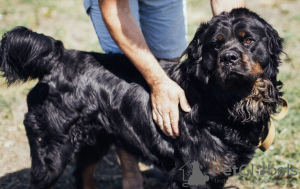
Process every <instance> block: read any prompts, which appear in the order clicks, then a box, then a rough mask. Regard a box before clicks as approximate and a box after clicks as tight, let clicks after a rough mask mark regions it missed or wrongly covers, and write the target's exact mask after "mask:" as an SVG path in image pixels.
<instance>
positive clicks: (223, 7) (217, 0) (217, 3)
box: [211, 0, 246, 16]
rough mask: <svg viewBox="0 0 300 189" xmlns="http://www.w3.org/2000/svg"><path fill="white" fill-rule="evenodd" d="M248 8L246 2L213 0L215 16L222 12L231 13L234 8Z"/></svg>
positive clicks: (242, 0) (239, 0) (212, 5)
mask: <svg viewBox="0 0 300 189" xmlns="http://www.w3.org/2000/svg"><path fill="white" fill-rule="evenodd" d="M244 7H246V0H211V8H212V11H213V14H214V16H216V15H219V14H220V13H222V12H224V11H225V12H229V11H231V10H232V9H234V8H244Z"/></svg>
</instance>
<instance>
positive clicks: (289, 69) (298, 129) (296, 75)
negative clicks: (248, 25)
mask: <svg viewBox="0 0 300 189" xmlns="http://www.w3.org/2000/svg"><path fill="white" fill-rule="evenodd" d="M208 2H209V1H207V0H189V1H188V11H187V13H188V21H189V22H188V39H189V40H191V39H192V37H193V34H194V32H195V30H196V29H197V27H198V26H199V24H200V23H201V22H206V21H208V20H209V19H210V18H211V16H212V14H211V11H210V5H209V3H208ZM247 6H248V7H249V8H250V9H252V10H254V11H255V12H257V13H258V14H260V15H261V16H262V17H263V18H265V19H266V20H267V21H268V22H270V23H271V24H272V26H273V27H274V28H275V29H277V30H278V32H279V34H280V36H282V37H283V38H284V39H285V48H284V49H285V52H286V53H287V55H288V56H287V57H286V56H284V55H283V56H282V60H283V63H282V66H281V68H280V73H279V76H278V78H279V79H280V80H282V81H283V82H284V87H283V91H284V93H285V95H284V96H285V98H286V99H287V100H288V101H289V103H290V109H289V113H288V115H287V116H286V118H284V119H283V120H281V121H275V126H276V138H275V141H274V143H273V144H272V147H271V149H269V150H267V151H266V152H264V153H263V152H261V151H259V150H258V151H257V153H256V154H255V157H254V159H253V160H252V162H251V164H253V165H256V166H257V165H265V166H266V165H268V164H270V165H272V166H274V167H287V165H288V164H289V165H292V166H294V167H296V168H297V170H298V174H297V175H296V176H291V177H290V176H267V175H264V176H260V175H258V174H254V175H252V176H249V177H245V176H236V177H233V178H232V179H231V180H232V181H235V182H236V183H238V184H237V185H238V186H240V187H241V188H261V189H265V188H276V187H277V188H300V161H299V160H300V116H299V113H300V98H299V97H300V88H299V82H300V64H299V60H300V53H299V51H300V27H299V26H300V14H299V11H298V10H299V9H300V2H299V1H297V0H268V1H260V0H251V1H247ZM0 14H1V15H0V18H1V20H0V35H1V36H2V35H3V34H4V33H5V32H6V31H8V30H10V29H12V28H13V27H15V26H17V25H22V26H26V27H29V28H31V29H32V30H34V31H37V32H41V33H45V34H46V35H50V36H52V37H54V38H56V39H60V40H62V41H63V42H64V44H65V46H66V47H67V48H74V49H79V50H85V51H97V52H100V51H101V48H100V47H99V44H98V39H97V37H96V35H95V33H94V30H93V26H92V23H91V21H90V19H89V17H88V16H87V15H86V14H85V11H84V8H83V5H82V1H81V0H74V1H72V0H64V1H61V0H51V1H50V0H44V1H39V0H9V1H8V0H0ZM3 83H4V79H3V78H2V79H1V78H0V84H3ZM34 84H35V81H32V82H29V83H26V84H22V85H13V86H11V87H10V88H7V87H6V86H4V85H0V120H1V121H0V136H1V135H2V133H5V131H6V130H5V129H6V128H8V127H13V126H18V125H21V124H22V117H17V116H15V115H23V113H24V112H25V110H24V108H20V107H25V106H26V102H25V96H26V94H27V93H28V91H29V89H30V88H31V87H32V86H34ZM0 148H1V147H0ZM3 153H5V152H3V151H1V150H0V158H1V157H2V156H3ZM264 181H267V182H264Z"/></svg>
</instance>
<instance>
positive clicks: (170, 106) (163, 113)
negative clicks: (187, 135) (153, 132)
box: [151, 77, 191, 138]
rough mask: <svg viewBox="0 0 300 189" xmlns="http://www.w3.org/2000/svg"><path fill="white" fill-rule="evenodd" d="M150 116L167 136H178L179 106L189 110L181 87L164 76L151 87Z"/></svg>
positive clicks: (186, 110)
mask: <svg viewBox="0 0 300 189" xmlns="http://www.w3.org/2000/svg"><path fill="white" fill-rule="evenodd" d="M151 90H152V91H151V103H152V116H153V119H154V121H155V122H156V124H157V125H158V126H159V127H160V129H161V130H162V131H163V133H165V134H166V135H167V136H170V137H172V138H176V137H177V136H179V128H178V121H179V108H178V104H179V103H180V107H181V109H182V110H183V111H185V112H189V111H190V110H191V108H190V105H189V103H188V102H187V99H186V97H185V93H184V91H183V90H182V89H181V87H180V86H179V85H178V84H177V83H175V82H174V81H172V80H171V79H170V78H168V77H166V78H165V79H162V80H161V82H159V83H158V84H156V85H154V86H152V87H151Z"/></svg>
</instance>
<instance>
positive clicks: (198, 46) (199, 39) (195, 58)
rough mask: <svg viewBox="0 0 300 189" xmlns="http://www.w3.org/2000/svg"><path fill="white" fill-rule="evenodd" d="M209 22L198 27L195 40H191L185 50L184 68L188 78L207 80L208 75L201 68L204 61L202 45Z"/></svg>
mask: <svg viewBox="0 0 300 189" xmlns="http://www.w3.org/2000/svg"><path fill="white" fill-rule="evenodd" d="M208 26H209V24H208V23H203V24H201V25H200V27H199V28H198V29H197V31H196V34H195V36H194V38H193V40H192V41H191V42H190V44H189V45H188V47H187V48H186V50H185V51H184V52H183V54H182V57H184V56H186V57H185V58H186V59H185V60H184V61H183V64H182V66H183V67H185V68H182V69H184V70H185V74H186V77H187V78H188V79H193V78H198V79H199V78H200V79H202V80H203V81H205V82H207V79H208V78H207V76H206V74H204V73H203V70H202V69H201V62H202V45H203V40H204V33H205V31H206V29H207V28H208Z"/></svg>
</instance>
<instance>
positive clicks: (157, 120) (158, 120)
mask: <svg viewBox="0 0 300 189" xmlns="http://www.w3.org/2000/svg"><path fill="white" fill-rule="evenodd" d="M152 116H153V119H154V118H155V119H154V121H155V123H156V124H157V125H158V126H159V128H160V129H161V130H162V132H163V133H164V134H165V135H167V136H170V135H169V133H168V132H167V131H166V129H165V127H164V121H163V118H162V115H161V113H159V112H158V111H157V109H156V108H155V107H154V108H153V109H152Z"/></svg>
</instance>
